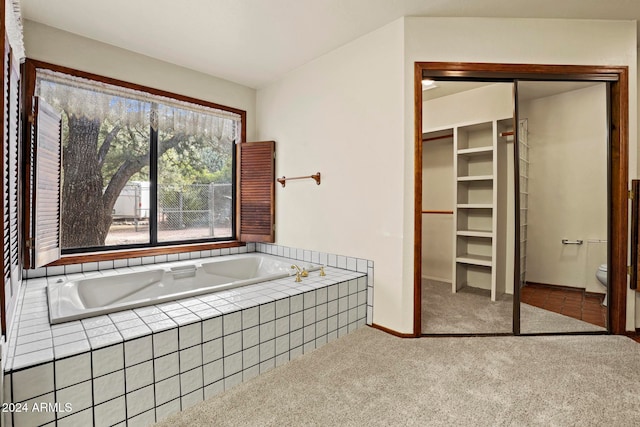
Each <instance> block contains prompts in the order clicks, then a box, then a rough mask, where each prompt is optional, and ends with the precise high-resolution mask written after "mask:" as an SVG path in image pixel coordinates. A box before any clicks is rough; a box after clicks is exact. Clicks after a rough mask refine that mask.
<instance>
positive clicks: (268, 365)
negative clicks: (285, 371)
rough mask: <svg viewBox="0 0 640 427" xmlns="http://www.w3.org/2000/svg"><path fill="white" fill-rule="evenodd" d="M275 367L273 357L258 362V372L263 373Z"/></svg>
mask: <svg viewBox="0 0 640 427" xmlns="http://www.w3.org/2000/svg"><path fill="white" fill-rule="evenodd" d="M275 367H276V359H275V357H274V358H272V359H269V360H265V361H264V362H261V363H260V373H261V374H264V373H265V372H269V371H270V370H272V369H273V368H275Z"/></svg>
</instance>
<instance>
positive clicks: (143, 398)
mask: <svg viewBox="0 0 640 427" xmlns="http://www.w3.org/2000/svg"><path fill="white" fill-rule="evenodd" d="M153 391H154V390H153V385H150V386H147V387H144V388H141V389H139V390H136V391H133V392H131V393H127V415H128V416H129V417H132V416H135V415H138V414H141V413H142V412H145V411H148V410H149V409H152V408H153Z"/></svg>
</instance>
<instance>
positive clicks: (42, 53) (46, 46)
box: [24, 21, 256, 141]
mask: <svg viewBox="0 0 640 427" xmlns="http://www.w3.org/2000/svg"><path fill="white" fill-rule="evenodd" d="M24 42H25V49H26V53H27V58H31V59H38V60H40V61H44V62H49V63H52V64H56V65H62V66H65V67H70V68H75V69H78V70H81V71H86V72H89V73H93V74H98V75H101V76H106V77H111V78H115V79H119V80H123V81H126V82H130V83H135V84H140V85H144V86H148V87H152V88H155V89H161V90H165V91H168V92H173V93H177V94H180V95H185V96H190V97H193V98H197V99H202V100H204V101H209V102H214V103H217V104H221V105H225V106H228V107H234V108H238V109H240V110H244V111H246V112H247V140H249V141H251V140H255V135H256V132H255V116H256V113H255V102H256V91H255V89H252V88H249V87H246V86H242V85H239V84H237V83H233V82H229V81H227V80H223V79H219V78H217V77H213V76H210V75H207V74H203V73H199V72H197V71H193V70H189V69H187V68H183V67H180V66H178V65H174V64H169V63H167V62H163V61H159V60H157V59H153V58H150V57H148V56H144V55H140V54H137V53H135V52H131V51H128V50H124V49H121V48H118V47H115V46H112V45H108V44H105V43H100V42H97V41H95V40H91V39H87V38H84V37H81V36H78V35H76V34H72V33H69V32H66V31H62V30H58V29H56V28H52V27H49V26H46V25H43V24H40V23H37V22H33V21H25V22H24Z"/></svg>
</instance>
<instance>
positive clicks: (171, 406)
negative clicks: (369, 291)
mask: <svg viewBox="0 0 640 427" xmlns="http://www.w3.org/2000/svg"><path fill="white" fill-rule="evenodd" d="M178 412H180V399H175V400H172V401H170V402H168V403H165V404H164V405H160V406H157V407H156V420H157V421H161V420H163V419H165V418H167V417H168V416H170V415H173V414H177V413H178Z"/></svg>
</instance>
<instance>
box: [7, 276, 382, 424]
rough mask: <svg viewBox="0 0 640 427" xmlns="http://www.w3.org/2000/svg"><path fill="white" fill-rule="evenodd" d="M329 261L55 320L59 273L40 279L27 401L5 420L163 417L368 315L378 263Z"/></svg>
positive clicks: (25, 326)
mask: <svg viewBox="0 0 640 427" xmlns="http://www.w3.org/2000/svg"><path fill="white" fill-rule="evenodd" d="M152 267H153V266H140V267H138V268H139V269H145V268H152ZM370 268H372V267H371V266H370ZM325 271H326V273H327V275H326V276H325V277H320V276H319V274H318V272H312V273H310V275H309V277H307V278H304V279H303V281H302V282H301V283H295V282H294V278H293V277H288V278H285V279H279V280H272V281H269V282H263V283H260V284H256V285H249V286H245V287H242V288H236V289H232V290H228V291H222V292H219V293H216V294H208V295H202V296H198V297H193V298H188V299H182V300H178V301H174V302H170V303H164V304H159V305H155V306H148V307H142V308H136V309H133V310H126V311H122V312H118V313H114V314H109V315H103V316H98V317H93V318H88V319H84V320H79V321H72V322H67V323H63V324H59V325H54V326H50V325H49V320H48V310H47V301H46V292H45V291H46V284H47V280H49V281H57V280H59V279H60V277H56V276H52V277H48V278H37V279H30V280H29V281H28V282H27V284H26V286H24V289H23V294H22V295H21V296H20V298H21V300H19V302H18V309H17V310H19V313H17V317H16V320H17V321H16V322H15V325H14V330H13V332H12V334H11V337H10V341H9V349H8V355H7V361H6V365H5V376H4V401H5V402H14V403H19V402H20V403H22V404H21V405H20V407H17V406H15V405H14V406H13V407H12V408H9V409H14V411H13V412H5V413H4V417H5V425H7V426H11V425H13V426H22V425H51V426H53V425H58V426H73V425H77V426H87V425H92V424H93V425H97V426H101V425H114V424H115V425H122V426H124V425H129V426H137V425H140V426H143V425H149V424H153V423H154V422H155V421H158V420H160V419H162V418H164V417H166V416H168V415H170V414H172V413H175V412H178V411H180V410H182V409H185V408H187V407H189V406H191V405H193V404H195V403H197V402H199V401H201V400H203V399H206V398H208V397H211V396H213V395H215V394H216V393H218V392H220V391H223V390H225V389H228V388H230V387H232V386H234V385H236V384H238V383H240V382H242V381H245V380H248V379H250V378H253V377H255V376H257V375H259V374H260V373H262V372H265V371H268V370H270V369H272V368H274V367H276V366H279V365H281V364H283V363H286V362H287V361H289V360H291V359H293V358H295V357H296V356H299V355H301V354H303V353H306V352H309V351H311V350H314V349H315V348H317V347H320V346H322V345H323V344H325V343H327V342H328V341H331V340H333V339H335V338H338V337H339V336H342V335H344V334H347V333H348V332H351V331H353V330H355V329H356V328H358V327H361V326H363V325H365V324H366V323H367V317H368V314H369V317H370V314H371V313H370V307H369V313H368V312H367V311H368V310H367V297H368V293H369V294H370V293H371V292H372V288H371V287H368V286H367V274H365V273H362V272H356V271H349V270H344V269H338V268H333V267H326V268H325ZM370 321H371V319H370V318H369V320H368V323H370ZM25 403H26V405H25ZM43 403H44V404H49V405H48V406H46V407H44V408H45V410H43V411H40V412H35V411H34V404H36V405H37V406H36V407H35V408H41V406H40V405H41V404H43ZM56 405H57V406H56ZM25 409H26V411H25ZM17 410H20V412H18V411H17Z"/></svg>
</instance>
